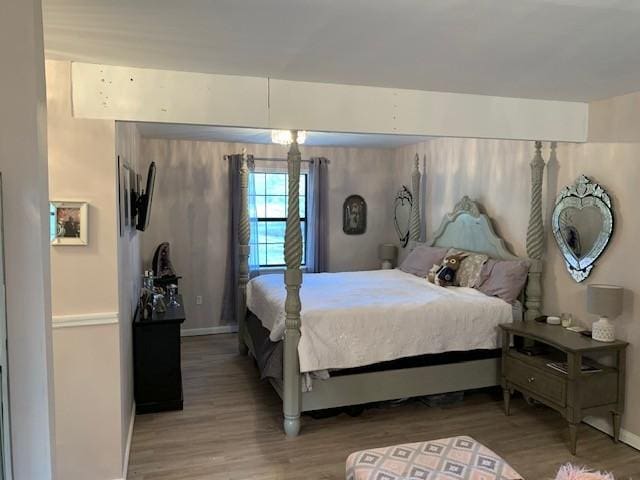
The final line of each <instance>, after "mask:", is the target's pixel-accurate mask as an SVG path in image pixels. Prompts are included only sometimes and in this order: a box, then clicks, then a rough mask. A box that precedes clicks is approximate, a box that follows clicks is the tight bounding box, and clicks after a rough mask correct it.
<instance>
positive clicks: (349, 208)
mask: <svg viewBox="0 0 640 480" xmlns="http://www.w3.org/2000/svg"><path fill="white" fill-rule="evenodd" d="M366 230H367V202H365V201H364V198H362V197H361V196H360V195H351V196H349V197H347V199H346V200H345V201H344V204H343V205H342V231H343V232H344V233H346V234H347V235H362V234H363V233H364V232H365V231H366Z"/></svg>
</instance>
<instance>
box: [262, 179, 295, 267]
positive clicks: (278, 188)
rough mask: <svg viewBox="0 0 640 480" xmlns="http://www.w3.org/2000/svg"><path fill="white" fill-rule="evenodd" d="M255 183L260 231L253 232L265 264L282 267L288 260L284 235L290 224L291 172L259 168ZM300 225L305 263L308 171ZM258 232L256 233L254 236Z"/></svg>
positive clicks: (264, 265)
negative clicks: (274, 171) (289, 174)
mask: <svg viewBox="0 0 640 480" xmlns="http://www.w3.org/2000/svg"><path fill="white" fill-rule="evenodd" d="M251 175H252V176H253V181H254V185H255V202H256V215H257V217H258V222H257V223H258V232H257V235H256V233H255V232H253V231H252V232H251V236H252V237H253V238H257V242H258V258H259V261H260V266H261V267H282V266H284V265H285V262H284V235H285V230H286V225H287V210H288V208H287V206H288V201H289V196H288V195H287V193H288V189H289V187H288V185H289V176H288V175H287V174H286V173H272V172H255V173H252V174H251ZM300 228H301V230H302V265H305V263H306V258H307V174H306V173H303V174H301V175H300ZM254 235H256V236H254Z"/></svg>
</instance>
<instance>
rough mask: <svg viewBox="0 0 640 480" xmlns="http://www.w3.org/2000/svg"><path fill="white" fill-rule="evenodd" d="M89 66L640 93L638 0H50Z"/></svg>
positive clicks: (573, 93) (48, 34)
mask: <svg viewBox="0 0 640 480" xmlns="http://www.w3.org/2000/svg"><path fill="white" fill-rule="evenodd" d="M43 5H44V27H45V30H44V31H45V46H46V54H47V55H48V56H49V57H52V58H64V59H72V60H79V61H85V62H92V63H107V64H115V65H124V66H139V67H153V68H162V69H172V70H187V71H197V72H212V73H221V74H236V75H249V76H261V77H271V78H281V79H289V80H307V81H316V82H328V83H349V84H360V85H374V86H383V87H396V88H411V89H421V90H433V91H448V92H460V93H475V94H486V95H499V96H513V97H526V98H542V99H559V100H577V101H588V100H594V99H600V98H606V97H610V96H614V95H620V94H624V93H628V92H632V91H637V90H640V48H639V45H640V1H638V0H618V1H616V0H482V1H479V0H431V1H425V0H395V1H390V0H322V1H314V0H269V1H265V0H179V1H178V0H43Z"/></svg>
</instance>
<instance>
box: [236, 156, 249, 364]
mask: <svg viewBox="0 0 640 480" xmlns="http://www.w3.org/2000/svg"><path fill="white" fill-rule="evenodd" d="M250 237H251V227H250V224H249V166H248V164H247V155H246V152H245V151H244V150H243V151H242V156H241V157H240V220H239V224H238V257H239V258H238V260H239V267H238V298H237V302H238V303H237V306H236V315H237V317H238V318H237V319H236V320H237V323H238V351H239V352H240V354H242V355H246V354H247V352H248V348H247V343H246V340H245V320H246V319H245V316H246V314H247V282H248V281H249V240H250V239H251V238H250Z"/></svg>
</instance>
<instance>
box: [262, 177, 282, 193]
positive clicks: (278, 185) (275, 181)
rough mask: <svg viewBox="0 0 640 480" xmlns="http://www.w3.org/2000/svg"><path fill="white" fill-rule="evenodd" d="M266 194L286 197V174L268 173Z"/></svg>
mask: <svg viewBox="0 0 640 480" xmlns="http://www.w3.org/2000/svg"><path fill="white" fill-rule="evenodd" d="M265 179H266V193H268V194H269V195H285V194H286V193H287V187H286V175H285V174H284V173H267V174H265Z"/></svg>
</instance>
